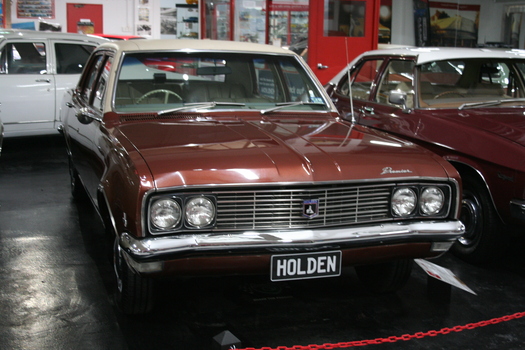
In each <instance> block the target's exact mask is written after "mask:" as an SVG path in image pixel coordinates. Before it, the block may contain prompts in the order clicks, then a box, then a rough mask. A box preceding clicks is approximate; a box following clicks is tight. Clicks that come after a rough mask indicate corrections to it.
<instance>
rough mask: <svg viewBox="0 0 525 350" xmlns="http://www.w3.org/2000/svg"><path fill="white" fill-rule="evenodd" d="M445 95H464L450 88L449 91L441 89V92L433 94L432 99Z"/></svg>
mask: <svg viewBox="0 0 525 350" xmlns="http://www.w3.org/2000/svg"><path fill="white" fill-rule="evenodd" d="M446 95H459V96H460V97H465V95H463V94H462V93H459V92H457V91H452V90H450V91H443V92H442V93H439V94H437V95H436V96H434V100H435V99H438V98H441V97H443V96H446Z"/></svg>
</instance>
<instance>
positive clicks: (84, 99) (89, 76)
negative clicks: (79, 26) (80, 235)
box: [65, 53, 112, 203]
mask: <svg viewBox="0 0 525 350" xmlns="http://www.w3.org/2000/svg"><path fill="white" fill-rule="evenodd" d="M111 62H112V58H111V57H107V56H106V55H105V54H103V53H101V54H96V55H94V56H93V57H92V59H91V60H90V62H89V63H88V67H87V70H86V72H85V73H84V76H83V78H82V80H81V82H80V85H79V86H78V88H77V89H76V90H75V92H74V93H73V97H72V99H71V100H72V103H70V104H68V107H69V108H68V111H67V116H66V117H65V118H66V119H67V121H66V123H65V128H66V132H67V134H68V135H69V150H70V152H71V154H70V157H71V161H72V162H73V164H74V166H75V168H76V170H77V171H78V175H79V177H80V179H81V181H82V183H83V185H84V187H85V188H86V190H87V192H88V194H89V195H90V197H91V198H92V199H93V200H94V201H95V203H96V201H97V187H98V183H99V178H100V174H101V173H102V172H103V171H104V170H103V169H104V164H103V159H102V156H101V155H100V150H99V148H98V146H97V144H95V143H96V140H97V138H98V136H99V135H100V128H101V122H102V105H103V104H102V102H103V99H104V97H105V87H106V80H107V76H108V75H109V68H110V66H111Z"/></svg>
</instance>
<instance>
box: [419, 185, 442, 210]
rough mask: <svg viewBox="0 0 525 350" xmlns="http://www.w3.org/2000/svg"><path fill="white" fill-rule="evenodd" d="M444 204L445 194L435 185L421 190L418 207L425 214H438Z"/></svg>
mask: <svg viewBox="0 0 525 350" xmlns="http://www.w3.org/2000/svg"><path fill="white" fill-rule="evenodd" d="M444 204H445V195H444V194H443V191H442V190H441V189H439V188H437V187H426V188H425V189H424V190H423V191H422V192H421V199H420V204H419V205H420V209H421V212H422V213H423V214H425V215H435V214H438V213H439V212H440V211H441V209H442V208H443V205H444Z"/></svg>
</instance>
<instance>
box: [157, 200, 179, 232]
mask: <svg viewBox="0 0 525 350" xmlns="http://www.w3.org/2000/svg"><path fill="white" fill-rule="evenodd" d="M149 215H150V221H151V224H152V225H153V226H155V227H156V228H158V229H160V230H169V229H172V228H174V227H175V226H177V225H178V223H179V222H180V219H181V217H182V210H181V207H180V205H179V203H177V202H176V201H175V200H173V199H171V198H164V199H159V200H157V201H156V202H154V203H153V204H152V205H151V207H150V210H149Z"/></svg>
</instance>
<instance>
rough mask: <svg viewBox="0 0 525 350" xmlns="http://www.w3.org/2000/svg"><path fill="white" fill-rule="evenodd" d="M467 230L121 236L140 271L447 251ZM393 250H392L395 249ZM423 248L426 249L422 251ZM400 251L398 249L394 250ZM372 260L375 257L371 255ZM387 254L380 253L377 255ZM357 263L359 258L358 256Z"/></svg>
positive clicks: (440, 226) (421, 227) (453, 226)
mask: <svg viewBox="0 0 525 350" xmlns="http://www.w3.org/2000/svg"><path fill="white" fill-rule="evenodd" d="M464 232H465V227H464V225H463V224H462V223H461V222H460V221H457V220H451V221H418V222H410V223H406V222H402V223H385V224H379V225H375V226H364V227H345V228H326V229H316V230H290V231H258V232H255V231H245V232H235V233H230V234H228V233H220V234H213V233H212V234H193V235H179V236H165V237H152V238H144V239H136V238H134V237H132V236H131V235H129V234H128V233H123V234H122V235H121V236H120V240H119V243H120V246H121V248H122V249H123V251H124V252H125V253H126V254H125V258H126V259H127V261H128V263H129V265H130V266H131V267H132V268H133V269H134V270H136V271H137V272H139V273H157V272H161V271H162V270H163V269H164V268H165V266H164V265H165V264H169V262H170V261H174V260H181V259H186V260H187V259H195V258H199V257H204V256H212V255H213V256H221V255H224V256H228V257H233V256H236V255H243V256H246V255H251V256H255V255H257V256H261V255H265V256H270V255H272V254H276V252H283V251H287V250H290V249H293V250H299V251H300V250H301V249H303V250H305V251H306V250H310V251H311V250H325V249H327V248H330V249H332V248H333V247H337V249H340V250H351V249H357V248H365V247H375V246H377V247H381V246H385V245H392V244H400V245H404V246H406V245H407V244H420V243H430V244H429V245H428V247H429V248H428V253H429V256H432V255H433V256H435V255H436V252H438V253H443V252H446V251H447V250H448V249H449V248H450V246H451V245H452V243H454V242H455V240H456V239H457V238H458V237H460V236H461V235H463V234H464ZM390 254H392V253H390ZM419 254H421V253H419ZM394 255H395V253H394ZM368 260H369V258H368ZM381 260H384V257H381V256H378V257H377V261H378V262H379V261H381ZM354 263H356V262H355V261H354Z"/></svg>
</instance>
